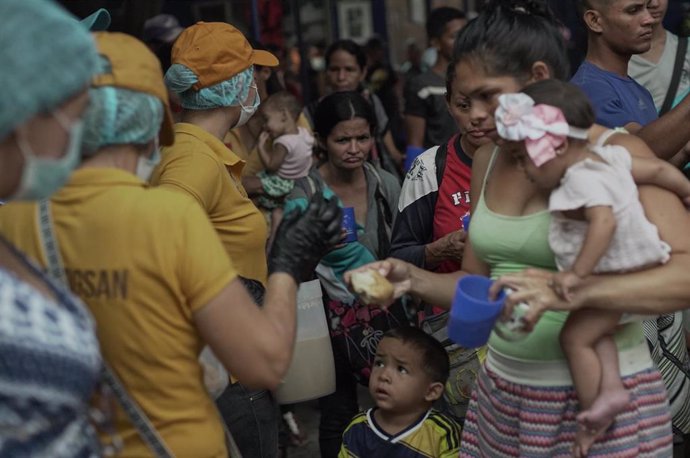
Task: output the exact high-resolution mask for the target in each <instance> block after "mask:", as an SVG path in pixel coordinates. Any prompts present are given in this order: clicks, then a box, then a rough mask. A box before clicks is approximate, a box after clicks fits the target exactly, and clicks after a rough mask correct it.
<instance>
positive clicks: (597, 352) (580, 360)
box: [561, 309, 628, 457]
mask: <svg viewBox="0 0 690 458" xmlns="http://www.w3.org/2000/svg"><path fill="white" fill-rule="evenodd" d="M619 320H620V314H619V313H614V312H607V311H601V310H594V309H583V310H578V311H577V312H574V313H571V315H570V316H569V317H568V321H567V322H566V324H565V326H564V327H563V330H562V331H561V346H562V348H563V351H564V353H565V354H566V356H567V358H568V365H569V367H570V372H571V374H572V378H573V384H574V386H575V391H576V392H577V395H578V399H579V401H580V408H581V410H583V412H581V413H580V415H578V421H579V422H580V423H581V427H580V428H579V429H578V433H577V437H576V439H575V447H574V455H575V456H576V457H579V456H586V454H587V451H588V450H589V448H590V447H591V445H592V444H593V443H594V442H595V441H596V439H597V438H598V437H599V436H601V435H602V434H603V433H604V432H605V431H606V429H608V427H609V426H610V425H611V423H612V422H613V418H614V417H615V416H616V414H617V413H618V412H620V411H621V410H622V409H624V408H625V405H627V402H628V397H627V396H628V393H627V392H626V391H625V389H624V388H623V384H622V382H621V381H620V375H619V369H618V350H617V349H616V346H615V342H614V341H613V339H612V337H611V335H612V334H613V332H614V330H615V329H616V326H617V325H618V321H619ZM604 388H606V390H607V391H606V393H605V395H604V396H602V394H604V393H603V391H602V390H603V389H604ZM595 406H596V411H591V408H593V407H595ZM590 415H591V417H590Z"/></svg>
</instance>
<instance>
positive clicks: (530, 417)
mask: <svg viewBox="0 0 690 458" xmlns="http://www.w3.org/2000/svg"><path fill="white" fill-rule="evenodd" d="M623 383H624V385H625V387H626V388H627V389H628V391H629V392H630V395H631V402H630V406H629V407H628V409H627V410H626V411H624V412H623V413H621V414H619V415H618V416H617V417H616V420H615V422H614V424H613V425H612V427H611V428H609V429H608V430H607V432H606V433H605V434H604V435H603V436H602V437H601V438H600V439H599V440H598V441H597V442H596V443H595V444H594V445H593V446H592V448H591V449H590V451H589V454H588V457H616V458H623V457H626V458H627V457H630V458H634V457H641V458H666V457H671V456H672V455H673V453H672V447H673V437H672V433H671V417H670V413H669V407H668V401H667V399H666V390H665V388H664V384H663V382H662V380H661V376H660V375H659V373H658V372H657V371H656V370H653V369H649V370H645V371H642V372H638V373H636V374H633V375H631V376H628V377H623ZM578 409H579V404H578V400H577V395H576V394H575V390H574V389H573V387H571V386H566V387H532V386H529V385H521V384H516V383H511V382H508V381H506V380H504V379H502V378H500V377H498V376H497V375H496V374H495V373H493V372H491V371H490V370H487V369H486V367H484V368H483V369H482V370H481V371H480V373H479V376H478V378H477V386H476V388H475V390H474V393H473V394H472V400H471V401H470V405H469V409H468V411H467V418H466V420H465V425H464V429H463V433H462V440H461V444H460V457H489V458H495V457H544V458H546V457H549V458H551V457H571V456H572V447H573V440H574V438H575V432H576V430H577V423H576V421H575V416H576V415H577V413H578Z"/></svg>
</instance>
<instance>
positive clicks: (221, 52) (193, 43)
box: [172, 22, 278, 91]
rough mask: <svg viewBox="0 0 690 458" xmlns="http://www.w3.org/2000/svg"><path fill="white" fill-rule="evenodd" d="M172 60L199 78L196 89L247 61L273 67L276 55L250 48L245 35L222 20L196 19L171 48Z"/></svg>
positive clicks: (239, 68) (240, 68)
mask: <svg viewBox="0 0 690 458" xmlns="http://www.w3.org/2000/svg"><path fill="white" fill-rule="evenodd" d="M172 63H173V64H182V65H185V66H186V67H188V68H189V69H190V70H192V71H193V72H194V74H195V75H197V77H198V78H199V82H198V83H196V84H194V86H192V87H193V88H194V89H195V90H197V91H198V90H199V89H203V88H205V87H209V86H213V85H214V84H218V83H221V82H223V81H225V80H228V79H230V78H231V77H233V76H235V75H237V74H238V73H240V72H241V71H243V70H246V69H247V68H249V66H250V65H254V64H256V65H262V66H264V67H275V66H277V65H278V58H277V57H276V56H274V55H273V54H271V53H270V52H268V51H263V50H259V49H253V48H252V46H251V45H250V44H249V42H248V41H247V39H246V38H245V36H244V35H243V34H242V32H240V31H239V30H237V29H236V28H235V27H233V26H231V25H230V24H226V23H225V22H197V23H196V24H194V25H193V26H191V27H188V28H186V29H185V30H184V31H183V32H182V33H181V34H180V36H179V37H177V40H176V41H175V44H174V45H173V48H172Z"/></svg>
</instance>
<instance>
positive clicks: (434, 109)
mask: <svg viewBox="0 0 690 458" xmlns="http://www.w3.org/2000/svg"><path fill="white" fill-rule="evenodd" d="M404 95H405V114H406V115H412V116H419V117H420V118H424V120H425V121H426V129H425V130H424V148H425V149H428V148H431V147H432V146H437V145H440V144H443V143H445V142H446V141H448V139H449V138H450V137H452V136H453V135H454V134H455V133H456V132H457V131H458V127H457V126H456V125H455V121H454V120H453V118H452V117H451V116H450V113H448V106H447V105H446V81H445V80H444V79H443V77H442V76H440V75H438V74H437V73H435V72H434V71H433V70H427V71H426V72H424V73H422V74H421V75H419V76H416V77H414V78H412V79H411V80H410V81H408V83H407V84H406V85H405V94H404Z"/></svg>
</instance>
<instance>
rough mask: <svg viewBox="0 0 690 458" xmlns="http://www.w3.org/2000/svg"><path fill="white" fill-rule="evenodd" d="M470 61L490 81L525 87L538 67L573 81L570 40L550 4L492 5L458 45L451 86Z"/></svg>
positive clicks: (506, 1)
mask: <svg viewBox="0 0 690 458" xmlns="http://www.w3.org/2000/svg"><path fill="white" fill-rule="evenodd" d="M467 59H471V60H472V61H473V62H474V63H478V64H480V65H481V66H482V67H483V68H484V71H485V72H486V73H487V75H491V76H512V77H514V78H516V79H518V80H519V81H523V82H524V81H527V80H528V79H529V77H530V76H531V75H532V66H533V65H534V63H535V62H537V61H542V62H544V63H545V64H546V65H547V66H548V67H549V70H550V71H551V76H552V77H553V78H556V79H559V80H565V79H566V78H568V76H569V75H570V70H569V64H568V56H567V54H566V45H565V39H564V38H563V34H562V33H561V30H560V28H559V24H558V22H557V20H556V18H555V16H554V15H553V13H552V12H551V10H550V9H549V7H548V5H547V4H546V1H545V0H541V1H540V0H489V1H488V2H487V3H486V6H485V7H484V9H483V10H482V12H481V13H480V14H479V16H477V17H476V18H475V19H473V20H471V21H470V22H469V23H468V24H467V25H466V26H465V27H464V28H463V29H462V30H461V31H460V33H459V34H458V36H457V38H456V39H455V47H454V50H453V59H452V61H451V64H450V65H449V66H448V75H447V78H446V81H447V82H448V81H450V82H452V81H453V78H454V77H455V67H456V65H457V64H458V63H459V62H462V61H465V60H467ZM446 84H447V85H448V83H446ZM448 89H450V87H448ZM449 92H450V91H449Z"/></svg>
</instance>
